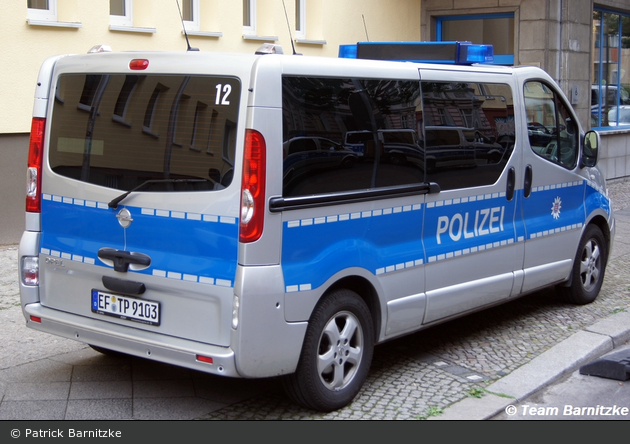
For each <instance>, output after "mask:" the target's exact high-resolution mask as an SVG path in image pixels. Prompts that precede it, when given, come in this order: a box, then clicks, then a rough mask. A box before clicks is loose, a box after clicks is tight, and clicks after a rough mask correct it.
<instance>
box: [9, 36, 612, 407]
mask: <svg viewBox="0 0 630 444" xmlns="http://www.w3.org/2000/svg"><path fill="white" fill-rule="evenodd" d="M276 51H277V50H276ZM277 52H279V51H277ZM427 128H429V130H427ZM449 128H455V129H457V130H458V131H459V132H461V133H462V134H464V130H465V132H466V133H469V134H472V135H473V136H472V139H471V140H472V142H471V141H467V142H465V143H464V142H462V145H461V146H460V145H457V144H453V142H452V139H453V138H452V137H450V138H449V137H445V138H444V139H445V140H444V141H442V142H441V141H440V139H441V136H442V135H446V134H447V133H448V132H449V131H448V130H449ZM387 132H390V133H396V132H398V133H409V132H413V133H414V135H413V136H412V137H406V139H407V140H408V141H411V142H408V143H406V144H405V146H404V149H399V150H398V151H396V153H395V154H396V155H395V156H394V155H393V154H394V153H392V150H391V149H388V148H387V147H386V146H385V145H386V144H385V143H384V140H385V138H384V137H383V136H382V135H383V134H384V133H387ZM349 133H350V134H363V135H365V134H370V135H371V137H367V138H366V137H363V141H364V142H363V148H362V151H361V155H360V156H359V155H357V154H356V152H355V151H354V150H353V149H352V147H349V146H345V145H344V143H345V141H346V140H347V138H346V136H347V135H348V134H349ZM457 140H460V139H459V138H458V139H457ZM296 141H299V143H300V144H301V145H302V146H303V147H304V148H301V149H297V148H296V149H295V150H294V151H291V153H289V151H288V149H289V148H288V147H289V146H290V145H291V144H292V143H293V142H296ZM598 145H599V136H598V134H597V133H596V132H593V131H588V132H586V133H585V132H584V131H583V130H582V128H581V126H580V123H579V121H578V119H577V118H576V115H575V114H574V111H573V110H572V109H571V107H570V105H569V102H568V101H567V99H566V97H565V95H564V94H563V93H562V91H561V90H560V89H559V88H558V86H557V85H556V83H555V82H554V80H553V79H552V78H551V77H550V76H548V75H547V74H546V73H545V72H544V71H542V70H540V69H538V68H534V67H516V68H512V67H509V68H508V67H501V66H490V65H482V64H472V65H471V64H467V65H461V64H455V63H450V64H430V63H416V62H415V61H414V62H401V61H382V60H369V59H350V58H345V57H340V58H322V57H306V56H300V57H298V56H291V55H283V54H218V53H205V52H181V53H176V52H164V53H160V52H100V51H99V50H98V49H97V50H95V51H94V52H92V53H88V54H84V55H60V56H54V57H50V58H48V59H47V60H45V61H44V62H43V65H42V67H41V70H40V73H39V77H38V79H37V87H36V92H35V102H34V111H33V119H32V131H31V138H30V148H29V156H28V166H27V189H26V230H25V232H24V234H23V237H22V240H21V243H20V247H19V261H20V264H19V269H20V281H21V282H20V295H21V303H22V309H23V313H24V316H25V318H26V324H27V326H28V327H30V328H33V329H35V330H39V331H43V332H47V333H51V334H54V335H59V336H62V337H65V338H70V339H75V340H77V341H81V342H84V343H86V344H89V345H90V346H92V347H93V348H94V349H96V350H98V351H102V352H108V351H115V352H122V353H125V354H129V355H134V356H140V357H145V358H149V359H154V360H156V361H161V362H165V363H170V364H175V365H179V366H183V367H187V368H190V369H194V370H199V371H202V372H208V373H212V374H215V375H224V376H228V377H242V378H265V377H275V376H282V378H281V379H282V380H283V384H284V387H285V388H286V391H287V393H288V394H289V396H290V397H291V398H292V399H294V400H295V401H296V402H298V403H300V404H302V405H304V406H306V407H309V408H312V409H317V410H321V411H330V410H333V409H338V408H340V407H343V406H344V405H346V404H348V403H349V402H351V401H352V399H353V398H354V397H355V396H356V395H357V393H358V392H359V391H360V389H361V386H362V384H363V383H364V381H365V379H366V377H367V375H368V372H369V368H370V363H371V360H372V355H373V349H374V346H375V345H376V344H378V343H382V342H385V341H387V340H390V339H392V338H396V337H398V336H401V335H405V334H408V333H412V332H416V331H418V330H420V329H423V328H426V327H430V326H432V325H435V324H438V323H441V322H444V321H446V320H449V319H452V318H454V317H457V316H461V315H463V314H467V313H471V312H474V311H477V310H480V309H482V308H485V307H489V306H493V305H496V304H500V303H504V302H508V301H511V300H513V299H515V298H517V297H519V296H522V295H525V294H528V293H531V292H533V291H535V290H538V289H541V288H544V287H549V286H555V287H556V288H557V291H558V292H561V293H562V294H564V295H565V296H566V299H567V300H568V301H569V302H571V303H575V304H586V303H589V302H592V301H593V300H594V299H595V298H596V297H597V295H598V293H599V291H600V288H601V286H602V281H603V279H604V272H605V268H606V262H607V258H608V255H609V253H610V251H611V247H612V241H613V237H614V231H615V230H614V218H613V212H612V207H611V203H610V199H609V197H608V194H607V191H606V184H605V180H604V177H603V175H602V173H601V172H600V171H599V170H598V169H597V166H596V165H597V160H598ZM297 146H298V145H296V147H297ZM309 146H310V147H315V148H309ZM300 150H302V151H300ZM309 150H310V151H309ZM296 156H297V157H296ZM344 156H345V157H344ZM298 158H299V160H298ZM344 158H345V159H350V160H351V161H349V160H348V161H346V162H344V161H343V159H344ZM431 159H432V161H430V162H428V160H431ZM289 161H290V162H293V163H292V165H294V164H297V163H298V162H299V174H295V175H291V176H290V177H289V178H288V176H287V174H286V173H287V164H286V162H289ZM429 164H430V165H429Z"/></svg>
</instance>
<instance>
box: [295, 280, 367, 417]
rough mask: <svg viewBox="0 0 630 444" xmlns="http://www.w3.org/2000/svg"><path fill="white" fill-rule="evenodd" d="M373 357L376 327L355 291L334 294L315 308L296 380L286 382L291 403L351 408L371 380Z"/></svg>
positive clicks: (325, 409) (321, 408)
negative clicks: (348, 406) (363, 386)
mask: <svg viewBox="0 0 630 444" xmlns="http://www.w3.org/2000/svg"><path fill="white" fill-rule="evenodd" d="M373 354H374V326H373V323H372V315H371V314H370V310H369V309H368V307H367V305H366V304H365V302H364V301H363V300H362V299H361V298H360V297H359V295H357V294H356V293H354V292H353V291H350V290H346V289H341V290H337V291H334V292H332V293H330V294H329V295H327V296H325V297H324V299H322V300H321V301H320V303H319V304H318V305H317V306H316V307H315V310H314V311H313V314H312V315H311V319H310V321H309V325H308V328H307V330H306V336H305V338H304V345H303V346H302V353H301V356H300V360H299V362H298V366H297V369H296V371H295V373H294V374H292V375H287V376H286V377H285V378H284V379H283V386H284V389H285V391H286V393H287V395H288V396H289V397H291V398H292V399H293V400H294V401H295V402H297V403H298V404H301V405H302V406H304V407H307V408H310V409H313V410H319V411H322V412H330V411H333V410H337V409H339V408H341V407H344V406H346V405H347V404H349V403H350V402H351V401H352V400H353V399H354V397H355V396H356V395H357V394H358V393H359V391H360V390H361V387H362V385H363V383H364V382H365V379H366V378H367V375H368V372H369V369H370V364H371V363H372V355H373Z"/></svg>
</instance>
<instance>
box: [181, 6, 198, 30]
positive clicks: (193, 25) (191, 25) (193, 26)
mask: <svg viewBox="0 0 630 444" xmlns="http://www.w3.org/2000/svg"><path fill="white" fill-rule="evenodd" d="M181 5H182V17H183V20H184V27H185V28H186V31H189V32H190V31H199V0H182V2H181Z"/></svg>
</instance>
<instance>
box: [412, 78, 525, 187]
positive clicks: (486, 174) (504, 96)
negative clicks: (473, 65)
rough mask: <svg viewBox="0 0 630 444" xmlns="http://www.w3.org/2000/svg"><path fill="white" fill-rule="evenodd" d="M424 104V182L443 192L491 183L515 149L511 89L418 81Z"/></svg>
mask: <svg viewBox="0 0 630 444" xmlns="http://www.w3.org/2000/svg"><path fill="white" fill-rule="evenodd" d="M422 100H423V107H422V109H423V113H422V115H421V116H420V118H421V119H422V120H423V124H424V125H423V129H424V142H425V145H426V159H425V161H426V171H427V180H428V181H430V182H436V183H438V184H439V185H440V188H441V189H442V190H449V189H454V188H469V187H474V186H482V185H491V184H493V183H495V182H496V181H497V180H498V179H499V177H500V176H501V173H502V172H503V170H504V168H505V166H506V164H507V162H508V160H509V158H510V156H511V155H512V151H513V149H514V140H515V133H514V102H513V99H512V90H511V88H510V87H509V86H508V85H505V84H499V83H483V84H482V83H453V82H422Z"/></svg>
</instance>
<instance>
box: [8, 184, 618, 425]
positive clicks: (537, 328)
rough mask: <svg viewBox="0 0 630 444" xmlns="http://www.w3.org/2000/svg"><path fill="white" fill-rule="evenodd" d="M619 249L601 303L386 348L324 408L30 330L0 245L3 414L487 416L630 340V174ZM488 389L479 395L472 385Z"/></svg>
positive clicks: (549, 302) (526, 303)
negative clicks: (352, 392) (338, 401)
mask: <svg viewBox="0 0 630 444" xmlns="http://www.w3.org/2000/svg"><path fill="white" fill-rule="evenodd" d="M609 188H610V194H611V196H612V199H613V208H614V209H615V214H616V218H617V234H616V238H615V246H614V249H613V252H612V254H611V257H610V260H609V264H608V268H607V272H606V278H605V281H604V285H603V287H602V291H601V293H600V296H599V297H598V298H597V300H596V301H595V302H594V303H592V304H589V305H586V306H579V307H578V306H573V305H569V304H565V303H564V302H563V301H562V299H561V298H560V297H559V296H558V295H557V294H556V293H555V292H554V291H553V290H545V291H542V292H538V293H535V294H532V295H529V296H526V297H523V298H521V299H518V300H516V301H513V302H511V303H509V304H504V305H502V306H499V307H495V308H492V309H489V310H485V311H483V312H479V313H476V314H473V315H469V316H466V317H463V318H460V319H457V320H455V321H452V322H448V323H446V324H442V325H438V326H436V327H433V328H431V329H428V330H424V331H422V332H419V333H416V334H413V335H410V336H406V337H403V338H400V339H397V340H393V341H390V342H388V343H387V344H384V345H382V346H378V347H376V350H375V355H374V361H373V365H372V368H371V371H370V375H369V377H368V380H367V381H366V384H365V385H364V388H363V390H362V391H361V393H360V394H359V395H358V396H357V398H356V399H355V400H354V401H353V402H352V403H351V404H350V405H349V406H347V407H346V408H343V409H340V410H338V411H335V412H331V413H327V414H321V413H316V412H313V411H309V410H306V409H302V408H300V407H298V406H296V405H295V404H293V403H292V402H291V401H289V400H288V399H287V398H286V397H285V396H284V394H283V393H282V391H281V389H280V385H279V384H278V381H277V380H275V379H267V380H242V379H229V378H220V377H214V376H212V375H206V374H202V373H199V372H194V371H189V370H186V369H182V368H179V367H175V366H170V365H166V364H160V363H156V362H153V361H147V360H144V359H140V358H132V357H122V358H112V357H108V356H104V355H100V354H98V353H96V352H94V351H92V350H91V349H90V348H89V347H87V346H86V345H84V344H82V343H79V342H75V341H72V340H67V339H63V338H58V337H55V336H52V335H46V334H43V333H40V332H37V331H33V330H30V329H27V328H26V327H25V325H24V318H23V316H22V312H21V308H20V306H19V291H18V284H17V247H16V246H8V247H7V246H5V247H0V420H30V419H38V420H48V419H50V420H57V419H85V420H90V419H97V420H99V419H100V420H103V419H114V420H119V419H141V420H171V419H176V420H187V419H206V420H232V419H261V420H265V419H266V420H276V419H373V420H380V419H393V420H417V419H419V418H425V417H430V412H434V411H439V410H442V411H443V413H442V414H441V415H439V416H435V417H431V419H446V420H448V419H466V420H473V419H486V418H490V417H492V416H494V415H495V414H496V413H498V412H500V411H502V410H503V409H504V408H505V406H506V405H507V404H509V403H513V402H514V399H517V400H518V399H522V398H523V397H526V396H527V395H528V394H530V393H533V392H534V391H536V390H538V389H540V388H542V387H544V386H545V385H547V384H550V383H551V382H553V381H554V380H555V379H556V378H558V377H560V376H561V375H563V374H565V373H566V372H570V371H572V370H575V369H576V368H577V367H579V366H580V365H582V364H584V363H586V362H588V361H590V360H592V359H593V358H595V357H597V356H599V355H601V354H603V353H605V352H606V351H608V350H611V349H612V347H613V346H618V345H619V344H620V343H622V342H623V341H627V340H628V339H629V338H630V336H629V335H630V333H629V330H630V260H629V259H630V257H629V256H628V255H630V181H628V182H622V183H613V184H610V187H609ZM476 389H477V390H478V389H485V390H486V391H487V392H493V393H498V394H502V395H509V396H512V397H514V398H509V399H508V398H503V397H501V396H496V395H491V394H486V395H485V396H483V397H482V398H481V399H476V398H471V397H469V396H468V394H469V393H471V391H474V390H476Z"/></svg>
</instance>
